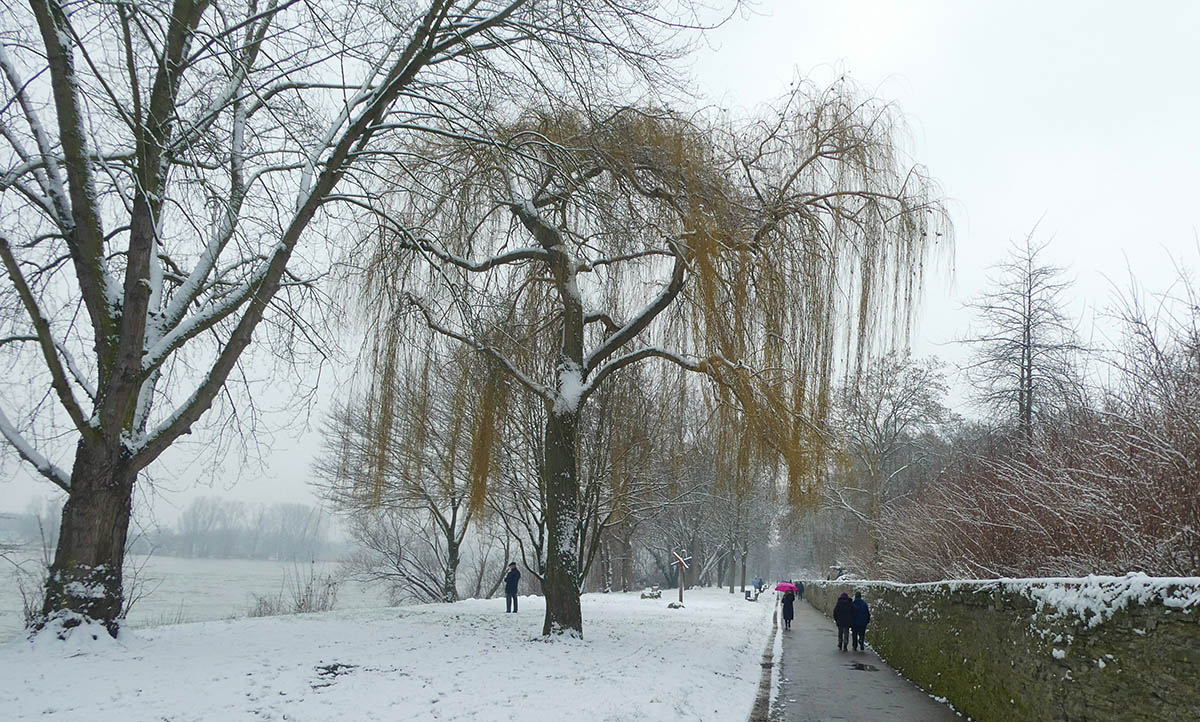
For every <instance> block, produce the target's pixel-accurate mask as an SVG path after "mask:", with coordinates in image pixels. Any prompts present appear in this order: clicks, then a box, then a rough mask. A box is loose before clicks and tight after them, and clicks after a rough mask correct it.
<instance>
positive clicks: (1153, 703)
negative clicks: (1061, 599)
mask: <svg viewBox="0 0 1200 722" xmlns="http://www.w3.org/2000/svg"><path fill="white" fill-rule="evenodd" d="M1053 584H1063V585H1064V588H1070V584H1071V581H1070V580H1055V581H1054V582H1053ZM1044 588H1045V587H1044V586H1043V589H1044ZM1194 590H1195V588H1194V587H1193V591H1194ZM855 591H861V592H862V593H863V597H864V598H865V599H866V600H867V602H868V603H869V604H870V605H871V625H870V627H869V628H868V631H867V641H868V643H869V644H870V645H871V646H872V647H873V648H874V649H875V651H876V652H878V653H879V655H880V656H881V657H883V658H884V659H885V660H887V662H888V663H889V664H891V665H892V666H893V667H895V668H896V669H897V670H899V671H900V672H901V673H903V674H904V676H906V677H908V678H909V679H911V680H913V681H914V682H916V683H917V684H918V685H920V686H921V687H922V688H923V689H925V690H926V691H927V692H929V693H930V694H933V695H936V696H939V697H945V698H946V699H948V700H949V701H950V703H951V704H953V705H954V707H955V708H956V709H958V710H959V711H961V712H962V713H963V714H966V715H969V716H970V717H972V718H974V719H976V720H980V721H981V722H1007V721H1009V720H1012V721H1013V722H1024V721H1028V722H1044V721H1047V720H1061V721H1062V722H1077V721H1083V720H1086V721H1087V722H1108V721H1110V720H1112V721H1114V722H1115V721H1116V720H1121V721H1122V722H1124V721H1134V720H1138V721H1140V720H1145V721H1146V722H1151V721H1154V722H1158V721H1159V720H1200V683H1198V682H1197V679H1198V677H1200V605H1196V604H1194V603H1189V604H1183V605H1181V604H1178V603H1175V604H1174V605H1173V606H1172V605H1168V604H1164V600H1163V598H1162V597H1161V596H1154V595H1151V596H1150V598H1148V599H1143V600H1140V601H1139V602H1138V603H1133V604H1129V605H1127V606H1119V607H1115V608H1113V609H1111V610H1106V614H1105V615H1104V616H1103V618H1085V617H1084V616H1080V615H1078V614H1075V613H1072V612H1073V611H1074V610H1072V612H1065V611H1064V610H1062V609H1058V608H1055V607H1054V606H1052V605H1047V604H1046V603H1045V602H1044V601H1041V602H1039V600H1038V599H1037V598H1035V597H1034V596H1031V595H1030V594H1028V593H1024V592H1023V591H1022V590H1021V589H1019V588H1015V587H1014V586H1013V585H1010V584H1009V585H1006V584H1004V583H998V582H997V583H988V582H977V583H962V582H948V583H944V584H921V585H898V584H882V583H868V582H862V583H858V584H854V583H841V582H820V581H813V582H807V581H806V582H805V597H806V598H807V600H808V601H809V602H810V603H811V604H812V605H813V606H814V607H816V608H817V609H819V610H821V611H822V612H824V613H825V614H826V615H829V614H830V613H831V612H832V610H833V605H834V603H835V601H836V600H837V597H838V595H840V594H841V593H842V592H848V593H849V594H850V595H851V596H853V594H854V592H855ZM1189 598H1190V599H1192V600H1195V599H1198V598H1200V593H1193V594H1192V596H1191V597H1189Z"/></svg>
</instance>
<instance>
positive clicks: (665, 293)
mask: <svg viewBox="0 0 1200 722" xmlns="http://www.w3.org/2000/svg"><path fill="white" fill-rule="evenodd" d="M674 255H675V266H674V268H672V269H671V280H670V281H669V282H668V283H667V286H666V288H664V289H663V290H662V293H660V294H658V296H656V297H655V298H654V299H653V300H652V301H650V303H648V304H646V306H645V307H643V308H642V310H641V311H639V312H638V313H637V314H635V315H634V316H633V317H632V318H631V319H629V321H628V322H626V323H625V325H624V326H622V327H621V328H620V329H619V330H618V331H617V332H616V333H613V334H612V335H610V336H609V337H608V338H606V339H604V342H603V343H601V344H600V346H599V347H598V348H597V349H596V350H595V351H593V352H592V353H590V354H588V357H587V359H585V361H584V371H585V372H586V373H591V372H592V371H593V370H595V369H596V367H597V366H599V365H600V364H602V363H604V360H605V359H607V358H608V357H609V356H611V355H612V354H613V353H614V352H616V350H617V349H618V348H620V347H621V346H623V345H625V344H626V343H628V342H629V341H630V340H632V339H633V338H634V337H635V336H637V335H638V334H639V333H641V332H642V331H644V330H645V329H646V327H647V326H649V325H650V323H651V322H653V321H654V319H655V318H657V317H658V315H659V314H660V313H662V312H663V311H664V310H665V309H666V308H667V307H668V306H670V305H671V302H672V301H674V300H675V297H676V296H678V295H679V292H680V291H682V290H683V281H684V276H685V274H686V271H687V263H686V261H685V260H684V257H683V254H682V253H679V252H676V253H675V254H674Z"/></svg>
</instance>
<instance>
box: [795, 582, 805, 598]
mask: <svg viewBox="0 0 1200 722" xmlns="http://www.w3.org/2000/svg"><path fill="white" fill-rule="evenodd" d="M796 596H798V597H800V599H801V600H802V601H803V599H804V582H796Z"/></svg>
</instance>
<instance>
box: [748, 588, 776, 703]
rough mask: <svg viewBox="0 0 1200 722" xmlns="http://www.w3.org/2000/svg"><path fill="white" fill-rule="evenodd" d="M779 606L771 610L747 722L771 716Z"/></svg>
mask: <svg viewBox="0 0 1200 722" xmlns="http://www.w3.org/2000/svg"><path fill="white" fill-rule="evenodd" d="M780 650H781V647H780V644H779V607H778V605H776V607H775V610H774V611H773V612H771V634H770V636H768V637H767V648H766V649H764V650H763V656H762V659H763V661H762V674H761V675H760V676H759V679H758V696H757V697H755V698H754V706H753V707H751V708H750V720H749V722H768V720H769V719H770V716H771V700H772V698H773V697H774V696H775V695H774V692H775V669H776V667H777V666H778V662H779V651H780Z"/></svg>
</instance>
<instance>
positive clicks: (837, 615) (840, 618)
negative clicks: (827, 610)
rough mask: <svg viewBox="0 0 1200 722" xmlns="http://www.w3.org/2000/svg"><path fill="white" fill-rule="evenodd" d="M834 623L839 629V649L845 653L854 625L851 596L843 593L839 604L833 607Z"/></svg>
mask: <svg viewBox="0 0 1200 722" xmlns="http://www.w3.org/2000/svg"><path fill="white" fill-rule="evenodd" d="M833 621H834V623H835V624H837V628H838V649H840V650H842V651H843V652H845V651H846V647H847V646H849V644H850V627H851V625H853V624H854V605H853V604H852V603H851V602H850V595H849V594H846V593H845V592H842V596H840V597H838V600H837V604H835V605H833Z"/></svg>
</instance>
